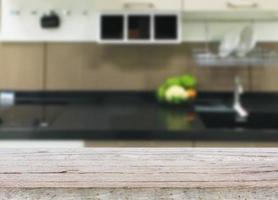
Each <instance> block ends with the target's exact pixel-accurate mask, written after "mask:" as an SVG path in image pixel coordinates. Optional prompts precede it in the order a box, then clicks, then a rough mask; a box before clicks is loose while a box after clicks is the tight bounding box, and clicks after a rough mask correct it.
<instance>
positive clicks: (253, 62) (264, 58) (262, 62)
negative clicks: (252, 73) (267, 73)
mask: <svg viewBox="0 0 278 200" xmlns="http://www.w3.org/2000/svg"><path fill="white" fill-rule="evenodd" d="M193 58H194V60H195V62H196V64H197V65H198V66H200V67H234V66H246V67H248V66H271V65H275V64H277V63H278V51H275V50H270V49H267V48H259V47H257V48H255V49H254V50H253V51H252V52H250V53H248V54H247V55H246V56H244V57H240V56H237V55H235V54H231V55H229V56H228V57H224V58H222V57H220V56H219V55H218V53H217V52H213V51H212V50H211V49H209V48H198V49H193Z"/></svg>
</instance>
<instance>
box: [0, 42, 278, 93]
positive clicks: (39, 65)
mask: <svg viewBox="0 0 278 200" xmlns="http://www.w3.org/2000/svg"><path fill="white" fill-rule="evenodd" d="M192 46H194V47H196V46H198V45H196V44H195V45H192V44H183V45H178V46H177V45H176V46H171V45H169V46H140V45H134V46H124V45H120V46H107V45H97V44H79V43H77V44H57V43H53V44H42V43H41V44H6V43H5V44H0V69H1V71H0V89H12V90H42V89H43V88H44V87H46V88H47V89H48V90H153V89H155V88H157V86H158V85H159V84H160V83H161V82H162V81H163V80H164V79H165V78H167V77H169V76H173V75H179V74H183V73H193V74H195V75H196V76H197V77H198V79H199V89H200V90H213V91H223V90H231V89H232V88H233V77H234V76H235V75H237V74H239V75H240V76H241V77H242V80H243V83H244V85H245V88H246V89H248V90H253V91H255V90H256V91H277V90H278V80H277V78H276V76H277V74H278V67H277V68H276V67H267V68H260V67H257V68H252V69H251V68H247V67H246V68H226V69H223V68H221V69H219V68H200V67H196V66H195V64H194V62H193V60H192V58H191V49H192ZM272 46H274V47H275V45H272ZM44 67H45V68H44Z"/></svg>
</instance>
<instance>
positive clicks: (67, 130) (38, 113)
mask: <svg viewBox="0 0 278 200" xmlns="http://www.w3.org/2000/svg"><path fill="white" fill-rule="evenodd" d="M16 100H17V101H16V102H17V103H16V105H14V106H12V107H6V108H5V107H3V108H1V109H0V117H1V121H2V123H1V126H0V139H95V140H106V139H107V140H240V141H243V140H245V141H246V140H252V141H253V140H260V141H263V140H265V141H266V140H271V141H273V140H277V141H278V94H276V93H249V94H246V95H245V96H244V97H243V103H244V105H245V107H246V108H247V109H248V111H250V112H260V113H277V127H276V116H275V117H274V118H273V119H272V126H271V128H269V127H268V128H265V129H262V128H258V129H257V128H244V129H243V128H237V129H230V128H227V127H226V128H223V127H221V128H215V127H209V126H208V125H207V124H206V123H204V120H203V118H202V115H201V114H200V112H198V111H197V110H196V107H197V106H207V105H210V104H215V103H219V102H220V103H224V104H225V105H232V94H231V93H200V94H199V98H198V100H197V101H196V102H195V103H194V104H190V105H182V106H166V105H161V104H159V103H157V101H156V99H155V97H154V94H153V93H152V92H93V93H90V92H51V93H39V92H29V93H27V92H20V93H16ZM262 116H264V115H262ZM264 120H266V119H265V118H264V117H262V119H261V123H264ZM42 122H47V124H45V123H42ZM220 123H221V122H220Z"/></svg>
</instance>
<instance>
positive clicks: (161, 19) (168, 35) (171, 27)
mask: <svg viewBox="0 0 278 200" xmlns="http://www.w3.org/2000/svg"><path fill="white" fill-rule="evenodd" d="M154 37H155V38H154V39H155V40H176V39H178V16H177V15H163V14H161V15H160V14H157V15H155V16H154Z"/></svg>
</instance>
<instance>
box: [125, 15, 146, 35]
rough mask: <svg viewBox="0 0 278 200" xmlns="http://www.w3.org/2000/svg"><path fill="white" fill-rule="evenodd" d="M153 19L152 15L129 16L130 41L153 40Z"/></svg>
mask: <svg viewBox="0 0 278 200" xmlns="http://www.w3.org/2000/svg"><path fill="white" fill-rule="evenodd" d="M150 26H151V17H150V15H129V16H128V39H129V40H150V38H151V27H150Z"/></svg>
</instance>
